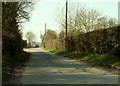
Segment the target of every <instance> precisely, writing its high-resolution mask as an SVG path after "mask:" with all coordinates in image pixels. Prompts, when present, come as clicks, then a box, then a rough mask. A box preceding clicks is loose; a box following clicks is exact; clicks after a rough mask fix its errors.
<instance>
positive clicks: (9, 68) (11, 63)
mask: <svg viewBox="0 0 120 86" xmlns="http://www.w3.org/2000/svg"><path fill="white" fill-rule="evenodd" d="M29 56H30V53H27V52H25V51H23V52H22V53H17V54H16V55H14V56H13V57H10V56H8V55H7V54H6V55H3V56H2V58H3V59H2V80H3V81H4V80H6V79H7V78H9V77H10V76H11V74H12V72H14V69H15V68H16V67H17V66H20V65H21V64H22V63H23V62H25V61H27V60H28V59H29Z"/></svg>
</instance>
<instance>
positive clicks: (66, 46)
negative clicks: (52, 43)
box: [65, 0, 68, 50]
mask: <svg viewBox="0 0 120 86" xmlns="http://www.w3.org/2000/svg"><path fill="white" fill-rule="evenodd" d="M67 11H68V0H66V16H65V17H66V21H65V26H66V27H65V29H66V30H65V48H66V50H67V48H68V44H67V29H68V27H67Z"/></svg>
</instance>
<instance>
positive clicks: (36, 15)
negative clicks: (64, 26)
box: [22, 0, 119, 41]
mask: <svg viewBox="0 0 120 86" xmlns="http://www.w3.org/2000/svg"><path fill="white" fill-rule="evenodd" d="M68 1H70V2H73V1H76V2H73V3H74V4H76V3H77V4H80V6H81V7H85V8H87V9H96V10H98V11H99V12H100V13H102V14H103V15H106V16H108V17H114V18H116V19H118V1H119V0H111V1H110V0H101V1H100V0H68ZM68 4H69V3H68ZM69 6H70V4H69ZM72 6H74V5H72ZM63 7H65V0H40V1H39V2H38V3H37V4H36V5H35V7H34V10H33V11H32V12H31V14H30V21H29V22H25V23H23V31H22V32H23V36H25V34H26V32H28V31H32V32H33V33H34V34H35V35H36V40H37V41H40V34H41V33H42V34H43V33H44V27H45V23H47V29H52V30H54V31H56V32H57V33H58V32H60V24H59V23H58V18H57V17H58V13H59V12H60V11H61V9H62V8H63ZM60 14H61V13H60Z"/></svg>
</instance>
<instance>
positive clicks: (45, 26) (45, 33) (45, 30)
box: [44, 23, 47, 48]
mask: <svg viewBox="0 0 120 86" xmlns="http://www.w3.org/2000/svg"><path fill="white" fill-rule="evenodd" d="M46 31H47V23H45V33H44V34H46ZM44 48H45V40H44Z"/></svg>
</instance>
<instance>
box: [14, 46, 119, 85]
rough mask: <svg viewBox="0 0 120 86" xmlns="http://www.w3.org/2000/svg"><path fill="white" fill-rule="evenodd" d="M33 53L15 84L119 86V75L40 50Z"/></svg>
mask: <svg viewBox="0 0 120 86" xmlns="http://www.w3.org/2000/svg"><path fill="white" fill-rule="evenodd" d="M25 51H28V52H31V58H30V61H29V62H28V64H27V66H26V67H25V70H24V72H23V74H22V76H21V77H20V78H19V79H18V80H15V82H14V81H12V83H13V82H14V84H118V75H117V74H113V73H111V72H107V71H105V70H102V69H99V68H95V67H92V66H90V65H89V64H86V63H82V62H77V61H75V60H70V59H67V58H65V57H63V56H58V55H55V54H52V53H48V52H46V51H44V50H42V49H40V48H31V49H30V51H29V50H27V49H26V50H25Z"/></svg>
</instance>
